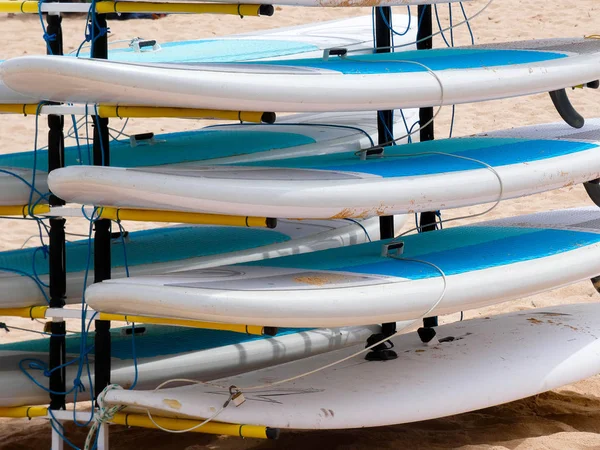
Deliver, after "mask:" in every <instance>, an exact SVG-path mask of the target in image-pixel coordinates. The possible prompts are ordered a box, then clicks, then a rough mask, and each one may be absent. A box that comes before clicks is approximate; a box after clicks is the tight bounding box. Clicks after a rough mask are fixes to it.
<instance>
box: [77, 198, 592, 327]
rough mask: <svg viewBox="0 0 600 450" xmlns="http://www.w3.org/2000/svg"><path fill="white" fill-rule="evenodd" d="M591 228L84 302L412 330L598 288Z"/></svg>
mask: <svg viewBox="0 0 600 450" xmlns="http://www.w3.org/2000/svg"><path fill="white" fill-rule="evenodd" d="M599 224H600V210H598V208H589V209H585V208H584V209H570V210H562V211H555V212H550V213H541V214H534V215H528V216H519V217H514V218H508V219H502V220H497V221H491V222H483V223H479V224H476V225H469V226H461V227H454V228H445V229H443V230H437V231H432V232H428V233H421V234H413V235H407V236H403V237H402V238H401V244H402V245H400V241H397V242H396V241H390V240H384V241H381V242H372V243H365V244H360V245H354V246H351V247H346V248H340V249H330V250H325V251H319V252H313V253H310V254H306V255H293V256H288V257H284V258H277V259H273V260H269V261H259V262H254V263H249V264H238V265H229V266H222V267H213V268H210V269H207V270H191V271H181V272H178V273H173V274H165V275H158V276H149V277H132V278H128V279H121V280H109V281H105V282H102V283H98V284H94V285H92V286H90V287H89V288H88V289H87V291H86V299H87V301H88V303H89V304H90V305H91V306H92V307H93V308H94V309H95V310H97V311H103V312H110V313H121V314H134V313H136V314H140V313H141V312H143V313H144V314H147V315H152V316H165V317H175V318H186V319H192V318H193V319H201V320H210V321H216V322H227V323H248V324H256V325H267V326H293V327H298V326H299V327H303V326H315V327H329V326H346V325H360V324H372V323H382V322H389V321H401V320H413V319H419V318H421V317H424V316H426V315H428V314H431V315H443V314H451V313H455V312H458V311H463V310H468V309H473V308H479V307H482V306H486V305H492V304H496V303H501V302H506V301H508V300H511V299H515V298H519V297H526V296H528V295H533V294H536V293H539V292H543V291H547V290H550V289H554V288H558V287H561V286H565V285H568V284H571V283H575V282H577V281H581V280H584V279H589V278H591V277H594V276H597V275H598V274H600V232H599V231H600V225H599ZM392 244H395V245H392ZM386 245H388V246H389V245H391V247H389V249H388V248H386Z"/></svg>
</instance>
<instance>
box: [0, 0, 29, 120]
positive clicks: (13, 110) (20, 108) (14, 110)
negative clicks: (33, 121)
mask: <svg viewBox="0 0 600 450" xmlns="http://www.w3.org/2000/svg"><path fill="white" fill-rule="evenodd" d="M6 3H16V2H6ZM0 5H1V2H0ZM0 12H4V11H1V6H0ZM37 111H38V104H37V103H28V104H0V113H5V114H23V115H24V116H27V115H28V114H34V115H35V114H37Z"/></svg>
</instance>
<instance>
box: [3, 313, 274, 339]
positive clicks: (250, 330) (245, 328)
mask: <svg viewBox="0 0 600 450" xmlns="http://www.w3.org/2000/svg"><path fill="white" fill-rule="evenodd" d="M0 316H7V317H23V318H25V319H54V318H61V319H81V311H80V310H76V309H63V308H49V307H48V306H30V307H25V308H4V309H0ZM93 316H95V317H94V319H97V320H115V321H120V322H129V323H132V322H133V323H146V324H154V325H178V326H182V327H189V328H201V329H205V330H219V331H232V332H234V333H243V334H249V335H255V336H276V335H277V332H278V328H277V327H263V326H260V325H239V324H227V323H220V322H201V321H198V320H183V319H169V318H165V317H147V316H134V315H123V314H107V313H103V312H98V313H97V314H94V311H92V310H89V316H88V317H93Z"/></svg>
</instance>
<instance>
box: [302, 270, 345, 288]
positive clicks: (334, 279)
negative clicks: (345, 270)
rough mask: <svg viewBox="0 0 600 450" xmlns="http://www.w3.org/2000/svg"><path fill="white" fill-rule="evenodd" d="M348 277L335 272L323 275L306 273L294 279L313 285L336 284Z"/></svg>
mask: <svg viewBox="0 0 600 450" xmlns="http://www.w3.org/2000/svg"><path fill="white" fill-rule="evenodd" d="M347 279H348V277H346V276H344V275H338V274H335V273H331V274H323V275H306V276H300V277H295V278H294V281H295V282H297V283H304V284H310V285H311V286H323V285H326V284H336V283H339V282H340V281H345V280H347Z"/></svg>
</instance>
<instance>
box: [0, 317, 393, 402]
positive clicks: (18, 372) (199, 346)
mask: <svg viewBox="0 0 600 450" xmlns="http://www.w3.org/2000/svg"><path fill="white" fill-rule="evenodd" d="M9 328H10V325H9ZM135 329H136V330H137V331H136V336H135V339H134V340H133V341H132V338H131V327H129V328H120V329H114V330H112V332H111V334H112V339H111V356H112V361H111V368H112V370H111V382H113V383H117V384H119V385H121V386H124V387H126V388H130V387H132V386H133V383H134V382H135V381H136V367H135V366H136V365H137V372H138V373H137V383H136V384H135V387H136V388H137V389H151V388H153V387H155V386H156V385H157V384H158V383H161V382H163V381H166V380H169V379H172V378H174V377H175V378H177V377H180V378H194V379H197V378H200V379H203V380H212V379H215V378H221V377H223V376H231V375H234V374H238V373H242V372H247V371H250V370H256V369H259V368H263V367H268V366H270V365H275V364H281V363H284V362H288V361H294V360H297V359H301V358H307V357H309V356H312V355H318V354H321V353H324V352H330V351H334V350H336V349H340V348H344V347H347V346H351V345H356V344H357V343H361V342H365V341H366V339H367V338H368V337H369V336H370V335H371V334H373V333H379V332H380V329H381V327H380V326H367V327H346V328H336V329H315V330H295V329H283V330H280V332H279V333H278V335H277V336H275V337H267V336H248V335H244V334H240V333H233V332H227V331H214V330H199V329H193V328H183V327H172V326H157V325H141V324H137V325H136V327H135ZM125 332H128V333H127V334H126V333H125ZM138 333H139V334H138ZM87 345H88V346H92V345H93V333H92V334H90V335H89V336H88V344H87ZM66 346H67V361H71V360H74V359H77V358H79V355H80V336H79V335H69V336H68V337H67V341H66ZM134 348H135V358H134V354H133V351H134ZM89 361H90V373H92V374H93V373H94V351H93V350H92V351H91V353H90V358H89ZM82 362H83V363H85V361H82ZM47 364H48V339H36V340H32V341H24V342H16V343H11V344H3V345H0V377H2V383H0V407H5V406H21V405H39V404H47V403H48V394H47V393H46V391H44V389H42V388H41V387H39V386H37V385H36V384H35V383H34V382H33V381H32V380H31V379H30V378H29V377H31V378H33V379H34V380H35V381H36V382H37V383H39V384H40V385H42V386H45V387H47V386H48V378H47V377H46V376H45V375H44V369H45V368H47ZM78 366H79V360H77V361H76V362H74V363H72V364H70V365H69V366H67V375H66V380H67V390H72V387H73V381H74V380H75V378H76V377H77V370H78V368H79V367H78ZM27 375H29V377H28V376H27ZM87 375H88V374H87V366H85V367H84V369H83V372H82V376H81V378H80V379H81V382H82V384H83V386H84V387H85V391H83V392H79V393H78V394H77V400H78V401H82V400H88V399H89V395H90V392H92V389H91V388H90V386H89V379H88V376H87ZM73 400H74V392H70V393H69V395H68V396H67V401H73Z"/></svg>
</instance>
